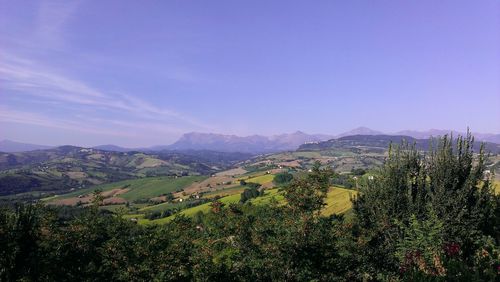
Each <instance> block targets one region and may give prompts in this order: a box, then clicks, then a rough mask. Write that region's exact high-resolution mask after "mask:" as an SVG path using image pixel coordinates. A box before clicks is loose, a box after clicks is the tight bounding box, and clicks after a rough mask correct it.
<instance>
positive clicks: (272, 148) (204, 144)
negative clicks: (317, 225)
mask: <svg viewBox="0 0 500 282" xmlns="http://www.w3.org/2000/svg"><path fill="white" fill-rule="evenodd" d="M450 133H451V134H453V135H454V136H458V135H465V133H462V132H457V131H453V130H439V129H430V130H427V131H414V130H403V131H399V132H395V133H384V132H381V131H377V130H373V129H370V128H367V127H358V128H355V129H353V130H350V131H347V132H344V133H341V134H338V135H327V134H307V133H304V132H302V131H296V132H294V133H285V134H279V135H273V136H263V135H251V136H244V137H242V136H237V135H225V134H216V133H200V132H191V133H186V134H184V135H182V136H181V137H180V138H179V140H177V141H176V142H175V143H173V144H170V145H158V146H152V147H143V148H125V147H120V146H116V145H113V144H108V145H100V146H95V147H93V148H94V149H99V150H105V151H114V152H132V151H138V152H157V151H164V150H174V151H177V150H210V151H219V152H242V153H252V154H260V153H270V152H277V151H289V150H296V149H297V148H299V147H300V146H301V145H302V144H305V143H314V142H321V141H327V140H331V139H338V138H342V137H345V136H354V135H373V136H375V135H390V136H409V137H412V138H415V139H427V138H429V137H437V136H442V135H445V134H450ZM473 135H474V137H475V139H476V141H483V142H491V143H497V144H500V134H484V133H473ZM48 148H51V147H50V146H43V145H35V144H26V143H18V142H14V141H10V140H3V141H0V152H23V151H32V150H43V149H48Z"/></svg>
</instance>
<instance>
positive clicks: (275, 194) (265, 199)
mask: <svg viewBox="0 0 500 282" xmlns="http://www.w3.org/2000/svg"><path fill="white" fill-rule="evenodd" d="M278 190H279V189H270V190H265V191H264V195H262V196H260V197H257V198H254V199H251V200H250V201H251V202H252V204H254V205H268V204H270V203H271V201H272V200H273V199H274V200H276V201H277V202H279V203H285V197H284V196H283V193H281V192H279V191H278Z"/></svg>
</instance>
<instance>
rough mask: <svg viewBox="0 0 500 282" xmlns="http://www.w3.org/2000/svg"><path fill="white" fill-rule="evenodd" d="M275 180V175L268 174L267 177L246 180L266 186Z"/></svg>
mask: <svg viewBox="0 0 500 282" xmlns="http://www.w3.org/2000/svg"><path fill="white" fill-rule="evenodd" d="M273 179H274V174H266V175H261V176H257V177H252V178H249V179H245V181H246V182H253V183H259V184H266V183H269V182H272V181H273Z"/></svg>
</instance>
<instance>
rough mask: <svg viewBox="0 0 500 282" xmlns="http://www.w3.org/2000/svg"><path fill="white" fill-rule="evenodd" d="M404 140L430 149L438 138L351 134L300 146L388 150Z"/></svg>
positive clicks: (492, 146) (493, 147) (494, 148)
mask: <svg viewBox="0 0 500 282" xmlns="http://www.w3.org/2000/svg"><path fill="white" fill-rule="evenodd" d="M403 142H408V143H409V144H415V146H416V148H417V149H419V150H428V149H429V146H430V145H431V144H432V146H433V147H436V146H437V145H438V144H437V140H436V139H435V138H426V139H418V138H414V137H411V136H406V135H387V134H383V135H351V136H344V137H340V138H337V139H331V140H328V141H323V142H317V143H311V144H304V145H301V146H300V147H299V149H298V150H299V151H321V150H334V149H365V150H370V149H371V150H376V151H381V150H387V148H388V147H389V145H390V144H394V145H399V144H402V143H403ZM484 145H485V150H486V151H487V152H491V153H494V154H498V153H500V144H496V143H491V142H485V143H484ZM480 146H481V143H479V142H475V143H474V146H473V148H474V151H475V152H479V149H480Z"/></svg>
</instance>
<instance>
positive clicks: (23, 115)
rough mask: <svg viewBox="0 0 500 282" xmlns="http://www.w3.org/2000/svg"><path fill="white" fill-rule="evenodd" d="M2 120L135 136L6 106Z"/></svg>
mask: <svg viewBox="0 0 500 282" xmlns="http://www.w3.org/2000/svg"><path fill="white" fill-rule="evenodd" d="M0 121H2V122H13V123H22V124H31V125H38V126H43V127H51V128H59V129H64V130H70V131H77V132H86V133H91V134H99V135H111V136H121V137H131V136H133V135H131V134H130V133H127V132H126V131H116V130H112V129H109V128H106V129H103V128H100V127H94V126H91V125H89V123H88V122H85V121H80V122H78V121H74V120H71V121H70V120H67V119H64V120H63V119H58V118H54V117H48V116H46V115H43V114H38V113H33V112H26V111H18V110H11V109H8V108H5V107H0Z"/></svg>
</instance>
